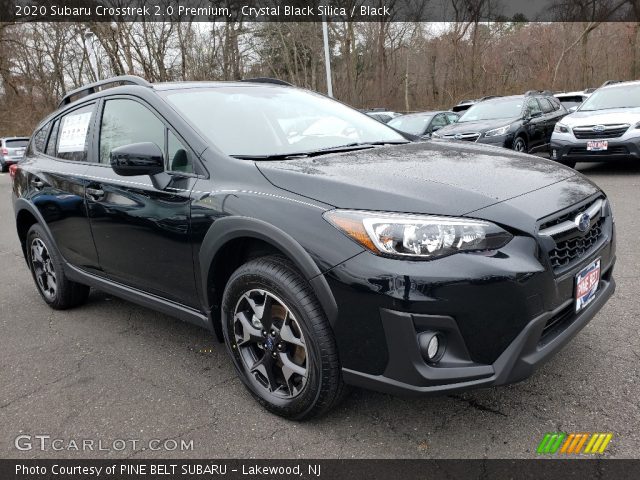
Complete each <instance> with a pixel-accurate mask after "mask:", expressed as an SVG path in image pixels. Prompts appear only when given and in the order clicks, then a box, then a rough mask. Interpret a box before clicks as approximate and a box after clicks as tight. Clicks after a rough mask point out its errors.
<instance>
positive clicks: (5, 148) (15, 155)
mask: <svg viewBox="0 0 640 480" xmlns="http://www.w3.org/2000/svg"><path fill="white" fill-rule="evenodd" d="M28 143H29V137H6V138H0V171H2V172H6V171H7V170H8V169H9V167H10V166H11V165H13V164H14V163H17V162H18V161H20V159H21V158H22V156H23V155H24V151H25V149H26V148H27V144H28Z"/></svg>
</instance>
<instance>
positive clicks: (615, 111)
mask: <svg viewBox="0 0 640 480" xmlns="http://www.w3.org/2000/svg"><path fill="white" fill-rule="evenodd" d="M561 122H562V123H564V124H565V125H567V126H569V127H577V126H580V125H598V124H602V125H606V124H621V123H628V124H629V125H632V126H633V125H635V124H636V123H638V122H640V108H612V109H607V110H595V111H592V112H580V111H578V112H573V113H571V114H569V115H567V116H566V117H564V118H563V119H562V120H561Z"/></svg>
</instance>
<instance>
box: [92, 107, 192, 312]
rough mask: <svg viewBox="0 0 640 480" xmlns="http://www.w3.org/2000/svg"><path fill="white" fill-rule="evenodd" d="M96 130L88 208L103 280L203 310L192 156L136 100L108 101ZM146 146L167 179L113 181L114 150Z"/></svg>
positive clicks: (141, 177) (157, 117)
mask: <svg viewBox="0 0 640 480" xmlns="http://www.w3.org/2000/svg"><path fill="white" fill-rule="evenodd" d="M98 124H99V130H98V133H97V135H96V136H95V140H94V141H95V143H96V144H97V147H96V155H97V162H96V164H95V165H94V166H92V167H91V168H90V171H89V177H90V179H91V182H90V184H89V185H88V186H87V202H88V206H89V214H90V223H91V230H92V232H93V238H94V241H95V244H96V248H97V251H98V254H99V258H100V267H101V269H102V271H103V274H104V275H105V276H106V277H107V278H109V279H111V280H113V281H116V282H119V283H122V284H124V285H127V286H130V287H133V288H136V289H139V290H142V291H145V292H149V293H152V294H155V295H159V296H162V297H165V298H168V299H170V300H172V301H175V302H178V303H181V304H184V305H188V306H192V307H198V306H199V301H198V297H197V294H196V289H195V279H194V269H193V256H192V247H191V239H190V205H191V199H190V193H191V190H192V189H193V186H194V184H195V182H196V180H197V176H196V175H195V174H194V173H193V170H194V167H193V166H194V161H195V155H194V153H193V152H192V151H191V150H190V149H189V148H188V146H186V144H185V142H184V141H183V140H182V139H181V138H180V137H179V136H178V135H177V134H176V132H174V131H173V130H172V129H171V128H170V127H169V125H168V124H167V123H166V122H165V121H164V119H163V118H162V117H161V116H160V115H159V114H158V113H157V112H156V111H155V110H153V109H152V108H151V107H150V106H149V105H147V104H146V103H144V102H142V100H139V99H137V98H134V97H128V96H117V97H107V98H106V99H105V100H104V101H103V102H102V103H101V107H100V114H99V122H98ZM141 142H152V143H155V144H156V145H157V146H158V147H159V148H160V149H161V150H162V152H163V153H164V157H165V172H163V173H161V174H159V175H158V176H154V177H153V178H152V177H149V176H146V175H137V176H127V177H124V176H119V175H118V174H116V173H115V172H114V171H113V169H112V168H111V166H110V153H111V151H112V150H113V149H115V148H118V147H122V146H124V145H129V144H134V143H141Z"/></svg>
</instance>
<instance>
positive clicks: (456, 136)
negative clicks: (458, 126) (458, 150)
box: [453, 133, 462, 140]
mask: <svg viewBox="0 0 640 480" xmlns="http://www.w3.org/2000/svg"><path fill="white" fill-rule="evenodd" d="M453 138H455V139H456V140H462V134H461V133H456V134H455V135H454V136H453Z"/></svg>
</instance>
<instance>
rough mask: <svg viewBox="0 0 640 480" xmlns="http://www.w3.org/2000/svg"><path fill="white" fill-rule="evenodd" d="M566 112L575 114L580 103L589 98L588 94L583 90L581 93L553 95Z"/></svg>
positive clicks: (589, 94)
mask: <svg viewBox="0 0 640 480" xmlns="http://www.w3.org/2000/svg"><path fill="white" fill-rule="evenodd" d="M553 96H554V97H556V98H557V99H558V100H559V101H560V103H561V104H562V106H563V107H564V108H566V109H567V111H568V112H575V111H576V110H577V109H578V107H579V106H580V105H582V102H584V101H585V100H586V99H587V98H589V97H590V96H591V93H590V92H587V91H586V90H583V91H581V92H560V93H555V94H554V95H553Z"/></svg>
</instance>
